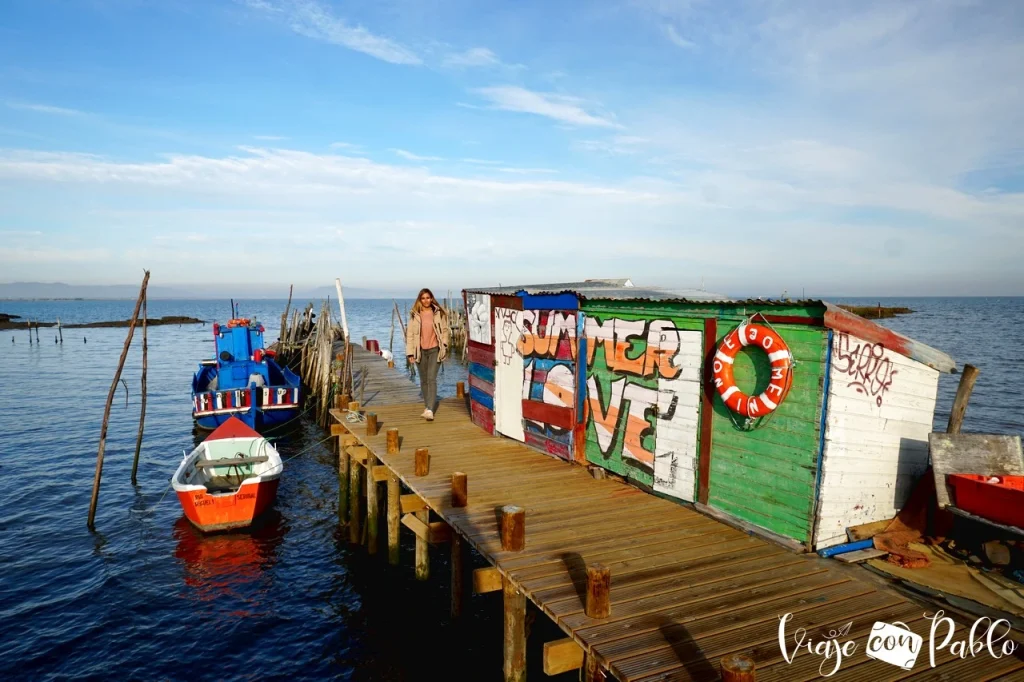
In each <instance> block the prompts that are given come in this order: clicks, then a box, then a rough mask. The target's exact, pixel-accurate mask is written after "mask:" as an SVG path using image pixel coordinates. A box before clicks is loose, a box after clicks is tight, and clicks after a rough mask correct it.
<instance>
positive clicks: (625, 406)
mask: <svg viewBox="0 0 1024 682" xmlns="http://www.w3.org/2000/svg"><path fill="white" fill-rule="evenodd" d="M586 337H587V404H588V407H589V417H588V420H589V424H588V426H589V425H591V424H592V426H593V437H594V442H593V444H594V446H596V447H595V450H596V452H588V459H590V460H591V461H594V462H595V463H598V464H603V465H609V463H612V462H615V461H619V460H621V461H622V462H627V461H628V463H629V464H630V465H631V466H632V467H634V468H635V469H639V470H641V471H644V472H646V473H647V474H648V475H651V476H652V477H653V483H654V486H655V489H656V490H659V491H661V492H666V493H668V494H671V495H673V496H675V497H680V498H682V499H687V500H692V499H693V486H694V480H695V473H694V470H695V468H696V454H697V428H698V411H699V404H700V383H699V380H700V363H701V355H700V354H701V345H702V335H701V333H700V332H698V331H686V330H681V329H677V328H676V325H675V323H673V322H672V321H671V320H624V319H619V318H609V319H606V320H603V321H602V320H601V319H598V318H596V317H593V316H589V315H588V317H587V320H586ZM599 349H600V350H601V352H600V354H599V353H598V350H599ZM599 356H600V357H599ZM590 447H591V446H590V445H589V444H588V450H589V448H590ZM591 455H593V456H591ZM611 466H612V467H614V466H615V465H614V464H611Z"/></svg>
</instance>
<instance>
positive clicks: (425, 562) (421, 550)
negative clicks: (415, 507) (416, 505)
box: [414, 509, 430, 580]
mask: <svg viewBox="0 0 1024 682" xmlns="http://www.w3.org/2000/svg"><path fill="white" fill-rule="evenodd" d="M414 514H415V516H416V518H417V519H419V520H420V521H422V522H423V523H424V524H426V525H428V526H429V525H430V510H429V509H420V510H419V511H417V512H414ZM429 552H430V549H429V546H428V545H427V538H421V537H420V536H418V535H417V536H416V580H427V579H428V578H430V553H429Z"/></svg>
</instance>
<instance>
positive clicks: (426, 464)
mask: <svg viewBox="0 0 1024 682" xmlns="http://www.w3.org/2000/svg"><path fill="white" fill-rule="evenodd" d="M429 473H430V450H428V449H427V448H416V475H417V476H426V475H427V474H429Z"/></svg>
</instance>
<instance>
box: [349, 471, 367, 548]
mask: <svg viewBox="0 0 1024 682" xmlns="http://www.w3.org/2000/svg"><path fill="white" fill-rule="evenodd" d="M361 470H362V467H361V466H360V465H359V460H357V459H356V458H355V457H350V458H349V463H348V518H349V521H348V541H349V542H351V543H352V544H353V545H354V544H358V543H359V541H360V540H361V539H362V536H363V534H362V529H361V528H360V522H359V517H360V514H361V510H360V508H359V492H360V491H359V473H360V471H361Z"/></svg>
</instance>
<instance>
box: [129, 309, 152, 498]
mask: <svg viewBox="0 0 1024 682" xmlns="http://www.w3.org/2000/svg"><path fill="white" fill-rule="evenodd" d="M148 306H149V296H148V295H147V296H145V297H144V298H143V299H142V407H141V408H140V412H139V435H138V437H137V438H136V439H135V459H134V460H132V485H136V484H137V483H138V479H137V478H136V474H137V473H138V471H139V453H140V452H141V451H142V430H143V428H144V427H145V425H146V370H147V364H148V355H149V339H148V338H147V334H146V327H147V322H148V318H149V314H148Z"/></svg>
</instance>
